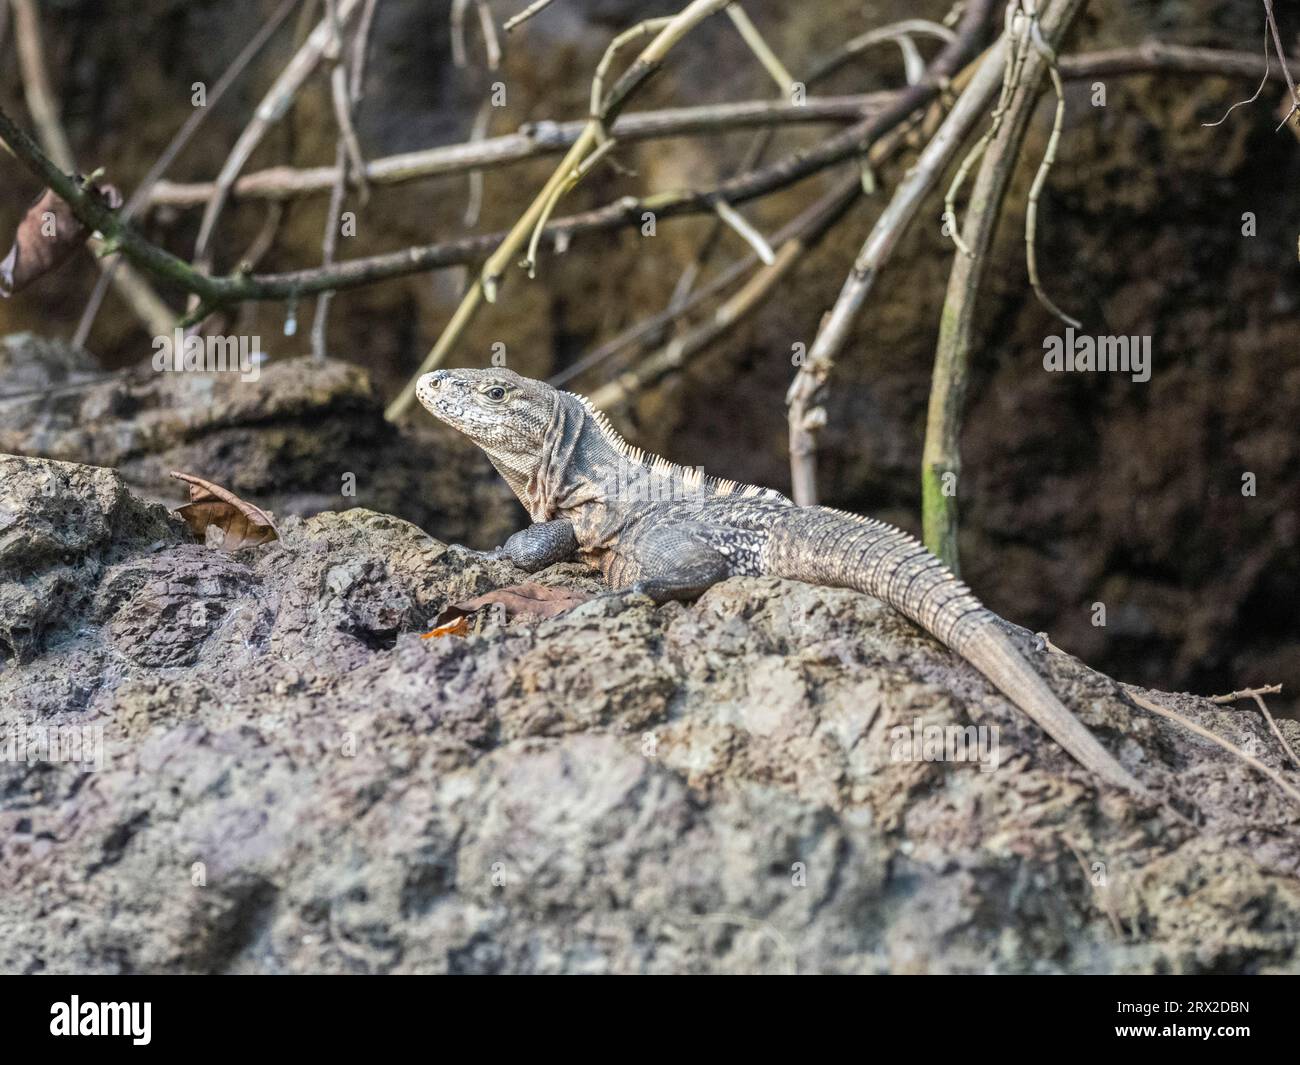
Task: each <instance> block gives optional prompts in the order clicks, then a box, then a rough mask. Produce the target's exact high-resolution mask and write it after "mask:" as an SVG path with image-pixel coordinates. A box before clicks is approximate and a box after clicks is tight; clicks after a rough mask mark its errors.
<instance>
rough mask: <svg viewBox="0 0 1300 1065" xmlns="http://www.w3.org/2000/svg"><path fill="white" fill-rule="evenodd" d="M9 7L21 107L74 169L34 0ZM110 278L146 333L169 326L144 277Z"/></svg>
mask: <svg viewBox="0 0 1300 1065" xmlns="http://www.w3.org/2000/svg"><path fill="white" fill-rule="evenodd" d="M12 6H13V17H14V44H15V47H16V48H17V51H18V64H19V67H20V68H21V71H22V81H23V91H24V95H25V96H26V99H27V109H28V110H29V111H30V112H31V115H32V121H33V122H34V123H35V124H36V130H37V132H38V134H39V135H40V138H41V143H42V144H43V145H44V147H45V150H46V151H47V152H49V154H50V156H51V157H52V158H53V159H54V161H55V162H56V163H57V165H58V166H59V167H60V168H62V169H63V170H65V171H68V172H71V171H74V170H76V168H77V167H76V161H75V159H74V157H73V154H72V146H71V144H70V143H69V142H68V137H67V134H66V133H65V132H64V129H63V123H62V121H61V120H60V118H59V105H58V102H57V100H56V97H55V94H54V88H53V86H52V84H51V82H50V76H49V69H48V67H47V65H46V62H45V46H44V43H43V41H42V39H41V22H40V13H39V12H38V11H37V9H36V4H35V2H34V0H13V4H12ZM93 232H94V230H92V233H93ZM90 247H91V250H92V252H94V253H95V264H96V266H98V267H99V269H100V271H101V276H104V275H105V274H107V273H108V272H109V271H110V270H111V269H112V265H113V264H112V263H110V262H109V261H107V260H106V259H105V258H104V247H105V245H104V244H103V242H102V241H100V240H98V239H96V238H94V237H92V238H91V240H90ZM114 283H115V285H116V287H117V290H118V292H119V293H120V294H121V296H122V297H123V299H124V300H125V301H126V303H127V305H128V306H129V307H130V308H131V310H132V311H133V312H134V313H135V315H136V317H137V318H138V319H139V320H140V321H141V322H142V323H143V325H144V327H145V328H146V329H147V330H149V332H150V333H152V334H153V335H154V336H159V335H162V334H165V333H167V332H168V331H169V330H170V329H171V326H172V322H173V321H174V320H175V317H176V316H175V314H174V313H173V312H172V309H171V308H170V307H168V306H167V304H166V303H165V302H163V300H162V298H161V297H160V296H159V295H158V294H157V293H156V292H155V291H154V290H153V288H152V287H151V286H150V285H149V283H148V281H146V280H145V279H144V278H143V277H141V276H140V275H139V274H138V273H136V272H135V271H123V272H122V273H120V274H118V275H117V277H116V278H115V282H114Z"/></svg>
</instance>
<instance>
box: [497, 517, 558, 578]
mask: <svg viewBox="0 0 1300 1065" xmlns="http://www.w3.org/2000/svg"><path fill="white" fill-rule="evenodd" d="M577 550H578V538H577V537H576V536H575V535H574V534H573V525H572V523H570V522H569V521H568V520H567V519H565V518H557V519H556V520H555V521H540V522H538V523H537V524H536V525H530V526H528V528H526V529H520V530H519V532H517V533H515V534H514V535H513V536H511V537H510V538H509V539H508V540H507V541H506V542H505V545H504V546H502V547H498V548H497V549H496V550H495V551H492V552H489V555H490V557H492V558H504V559H506V560H508V561H510V562H513V563H514V564H515V565H516V566H518V567H519V568H520V569H521V570H524V571H526V572H528V573H536V572H537V571H538V570H539V569H545V568H546V567H547V566H553V565H555V563H557V562H564V561H566V560H568V559H570V558H572V557H573V556H574V555H575V554H576V553H577Z"/></svg>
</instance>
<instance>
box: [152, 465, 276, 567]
mask: <svg viewBox="0 0 1300 1065" xmlns="http://www.w3.org/2000/svg"><path fill="white" fill-rule="evenodd" d="M172 476H173V477H175V478H176V479H177V480H178V481H184V482H185V483H186V484H188V485H189V486H190V501H189V502H188V503H186V504H185V505H184V506H183V507H177V508H176V514H177V515H178V516H179V517H181V518H183V519H184V520H185V524H186V525H188V526H189V527H190V531H191V532H192V533H194V535H195V536H197V537H198V538H199V539H200V540H205V539H206V538H207V532H208V527H209V526H212V525H215V526H216V527H217V528H218V529H220V530H222V532H224V533H225V538H224V539H223V540H222V541H221V547H222V548H223V549H224V550H226V551H235V550H237V549H239V548H241V547H255V546H256V545H257V544H266V543H270V542H271V541H272V540H278V539H279V538H280V533H279V531H278V530H277V529H276V527H275V522H273V521H272V520H271V516H270V515H269V514H267V513H266V511H264V510H262V509H261V508H260V507H255V506H253V504H252V503H245V502H244V501H243V500H242V499H240V498H239V496H237V495H235V493H234V492H231V491H228V490H227V489H225V488H222V487H221V486H220V485H217V484H213V483H212V482H211V481H205V480H204V479H203V478H202V477H195V476H194V475H193V474H189V473H178V472H177V471H176V470H172Z"/></svg>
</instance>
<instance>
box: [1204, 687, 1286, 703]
mask: <svg viewBox="0 0 1300 1065" xmlns="http://www.w3.org/2000/svg"><path fill="white" fill-rule="evenodd" d="M1281 690H1282V685H1280V684H1265V685H1264V686H1263V687H1260V688H1243V689H1242V690H1241V691H1239V692H1228V694H1227V695H1214V696H1211V697H1210V702H1212V703H1221V704H1226V703H1235V702H1239V701H1240V700H1242V699H1253V698H1255V696H1257V695H1277V694H1278V693H1279V692H1280V691H1281Z"/></svg>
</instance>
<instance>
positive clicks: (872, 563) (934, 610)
mask: <svg viewBox="0 0 1300 1065" xmlns="http://www.w3.org/2000/svg"><path fill="white" fill-rule="evenodd" d="M763 569H764V572H766V573H769V574H771V575H772V576H775V577H788V578H791V579H793V580H801V581H808V582H809V583H812V584H822V585H827V586H830V587H835V588H853V589H855V590H857V591H859V592H865V593H867V594H868V595H873V596H875V597H876V598H877V599H880V600H882V601H884V602H886V603H888V604H889V605H890V606H892V607H893V608H894V609H895V610H897V611H899V613H901V614H905V615H906V616H907V617H909V618H911V619H912V620H913V621H915V622H916V623H917V624H918V625H920V626H921V627H922V628H923V629H925V630H926V631H927V632H929V633H930V634H931V635H933V636H936V637H938V638H939V639H940V640H942V641H943V642H944V643H945V644H947V645H948V646H949V647H951V648H952V649H953V650H954V651H956V652H957V653H958V654H959V655H961V656H962V657H963V658H965V659H966V660H967V661H968V662H970V663H971V664H972V665H973V666H975V668H976V669H978V670H979V671H980V672H981V673H983V674H984V676H986V677H987V678H988V679H989V680H990V681H991V682H992V683H993V684H994V685H995V686H996V687H997V688H998V689H999V690H1000V691H1001V692H1002V693H1003V694H1004V695H1005V696H1006V697H1007V698H1009V699H1010V700H1011V701H1012V702H1013V703H1015V704H1016V705H1017V706H1018V707H1020V709H1021V710H1023V711H1024V712H1025V713H1026V714H1028V715H1029V717H1030V718H1032V719H1033V720H1034V721H1035V722H1037V723H1038V725H1039V726H1040V727H1041V728H1042V729H1043V730H1044V731H1045V732H1046V733H1047V734H1048V735H1049V736H1051V737H1052V738H1053V739H1055V740H1056V742H1057V743H1059V744H1060V745H1061V746H1062V747H1064V748H1065V749H1066V751H1068V752H1069V753H1070V754H1071V755H1072V756H1073V757H1074V758H1075V759H1077V760H1078V761H1079V763H1080V764H1081V765H1083V766H1084V767H1085V768H1087V769H1089V770H1091V771H1092V772H1094V773H1096V774H1097V776H1099V777H1101V778H1102V779H1103V780H1105V781H1107V782H1108V783H1110V784H1114V785H1117V786H1118V787H1122V788H1127V789H1128V790H1130V791H1134V792H1139V793H1141V792H1144V791H1145V790H1146V789H1145V788H1144V787H1143V786H1142V784H1141V783H1140V782H1139V781H1138V780H1137V779H1135V778H1134V777H1133V776H1132V774H1130V773H1129V772H1128V770H1126V769H1125V768H1124V767H1123V766H1121V765H1120V764H1119V762H1117V761H1116V760H1115V758H1114V756H1113V755H1112V754H1111V753H1110V752H1109V751H1107V750H1106V748H1105V747H1103V746H1102V745H1101V744H1100V743H1099V742H1098V741H1097V738H1096V737H1095V736H1094V735H1093V734H1092V733H1091V732H1089V731H1088V729H1087V728H1086V727H1085V726H1084V725H1083V723H1082V722H1081V721H1079V719H1078V718H1077V717H1075V716H1074V715H1073V714H1072V713H1071V712H1070V711H1069V710H1068V709H1066V707H1065V706H1064V705H1063V704H1062V703H1061V701H1060V700H1059V699H1058V698H1057V697H1056V696H1055V694H1053V692H1052V690H1051V689H1050V688H1049V687H1048V686H1047V685H1046V683H1044V681H1043V679H1042V678H1041V677H1040V676H1039V675H1038V674H1037V673H1036V672H1035V671H1034V668H1033V666H1031V665H1030V664H1029V663H1028V662H1027V661H1026V660H1025V659H1024V657H1023V656H1021V654H1020V653H1019V652H1018V651H1017V650H1016V648H1015V646H1014V645H1013V644H1012V642H1011V640H1010V639H1009V638H1008V637H1007V635H1006V633H1005V632H1003V631H1002V629H1001V628H1000V627H999V620H998V617H997V615H996V614H994V613H993V612H992V611H991V610H989V609H987V608H986V607H985V606H983V605H982V604H981V603H980V601H979V600H978V599H976V598H975V596H974V595H972V594H971V592H970V589H968V588H967V587H966V585H965V584H963V583H962V582H961V581H960V580H958V579H957V578H956V577H954V576H953V575H952V573H951V572H950V571H949V570H948V568H947V567H946V566H945V565H944V564H943V563H942V562H940V561H939V559H937V558H935V557H934V555H932V554H930V552H929V551H927V550H926V549H925V547H923V546H922V545H921V544H920V543H918V542H917V541H916V540H915V539H913V538H912V537H911V536H908V535H907V534H906V533H904V532H902V531H900V530H898V529H896V528H894V527H893V526H892V525H886V524H885V523H884V522H880V521H873V520H872V519H870V518H862V517H859V516H857V515H855V514H846V513H844V512H842V511H837V510H830V509H829V508H826V507H792V508H791V509H790V510H789V511H788V512H787V513H786V515H785V516H783V517H781V518H780V519H778V521H777V522H776V524H775V525H774V526H773V527H772V529H771V530H770V535H769V539H768V543H767V546H766V548H765V549H764V556H763Z"/></svg>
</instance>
